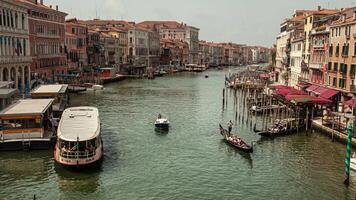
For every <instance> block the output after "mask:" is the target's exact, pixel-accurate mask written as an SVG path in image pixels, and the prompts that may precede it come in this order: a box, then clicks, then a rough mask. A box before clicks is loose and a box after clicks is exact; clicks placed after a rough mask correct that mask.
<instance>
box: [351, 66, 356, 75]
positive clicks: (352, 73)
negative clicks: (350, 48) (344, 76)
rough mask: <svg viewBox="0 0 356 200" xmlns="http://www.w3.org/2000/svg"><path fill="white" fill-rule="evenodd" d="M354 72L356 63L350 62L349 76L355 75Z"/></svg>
mask: <svg viewBox="0 0 356 200" xmlns="http://www.w3.org/2000/svg"><path fill="white" fill-rule="evenodd" d="M355 73H356V64H352V65H351V69H350V76H352V77H355Z"/></svg>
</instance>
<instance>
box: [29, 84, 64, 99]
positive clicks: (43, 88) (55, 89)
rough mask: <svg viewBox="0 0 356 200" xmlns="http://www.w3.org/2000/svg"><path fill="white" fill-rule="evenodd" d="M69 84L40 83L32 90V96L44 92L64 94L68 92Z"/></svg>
mask: <svg viewBox="0 0 356 200" xmlns="http://www.w3.org/2000/svg"><path fill="white" fill-rule="evenodd" d="M67 89H68V85H66V84H64V85H59V84H53V85H40V86H39V87H38V88H36V89H35V90H33V91H32V92H31V95H32V96H37V95H44V94H64V93H66V92H67Z"/></svg>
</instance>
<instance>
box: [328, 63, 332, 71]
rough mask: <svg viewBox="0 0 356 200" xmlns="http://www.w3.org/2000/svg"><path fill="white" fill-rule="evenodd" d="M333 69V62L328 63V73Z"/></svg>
mask: <svg viewBox="0 0 356 200" xmlns="http://www.w3.org/2000/svg"><path fill="white" fill-rule="evenodd" d="M331 67H332V62H329V63H328V71H331Z"/></svg>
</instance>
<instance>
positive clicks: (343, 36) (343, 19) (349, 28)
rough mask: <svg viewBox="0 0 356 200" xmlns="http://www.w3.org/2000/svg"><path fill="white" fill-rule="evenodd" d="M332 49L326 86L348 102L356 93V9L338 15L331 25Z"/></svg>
mask: <svg viewBox="0 0 356 200" xmlns="http://www.w3.org/2000/svg"><path fill="white" fill-rule="evenodd" d="M329 31H330V47H329V62H328V70H327V72H326V74H325V76H326V77H325V80H326V84H327V85H328V86H329V87H331V88H334V89H337V90H339V91H341V92H342V93H343V99H342V100H348V99H350V98H352V97H353V96H355V93H356V87H355V86H356V83H355V76H356V7H352V8H348V9H344V10H342V11H340V12H339V13H338V17H337V20H335V21H333V22H332V23H331V25H330V29H329Z"/></svg>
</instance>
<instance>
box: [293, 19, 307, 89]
mask: <svg viewBox="0 0 356 200" xmlns="http://www.w3.org/2000/svg"><path fill="white" fill-rule="evenodd" d="M304 39H305V38H304V24H300V25H298V26H296V27H295V28H294V29H293V30H292V32H291V52H290V68H291V76H290V86H297V85H298V83H299V82H308V81H309V79H308V68H306V67H305V65H303V67H302V61H303V52H304V51H303V44H304ZM302 72H303V73H302Z"/></svg>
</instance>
